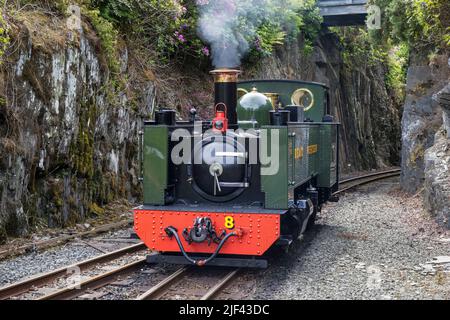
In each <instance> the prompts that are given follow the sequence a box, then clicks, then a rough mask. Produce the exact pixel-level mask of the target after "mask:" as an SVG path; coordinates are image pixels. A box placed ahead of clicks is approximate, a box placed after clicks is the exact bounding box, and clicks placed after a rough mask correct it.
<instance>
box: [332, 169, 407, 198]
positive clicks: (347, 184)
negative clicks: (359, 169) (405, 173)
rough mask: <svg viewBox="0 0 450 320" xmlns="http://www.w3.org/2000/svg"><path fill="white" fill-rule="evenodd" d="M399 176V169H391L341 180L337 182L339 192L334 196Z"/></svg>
mask: <svg viewBox="0 0 450 320" xmlns="http://www.w3.org/2000/svg"><path fill="white" fill-rule="evenodd" d="M400 174H401V170H400V169H392V170H387V171H381V172H375V173H370V174H366V175H362V176H358V177H353V178H349V179H345V180H341V181H340V182H339V185H340V189H339V191H337V192H335V193H334V195H338V194H341V193H344V192H346V191H349V190H351V189H354V188H356V187H359V186H362V185H365V184H369V183H372V182H375V181H380V180H384V179H389V178H393V177H398V176H400Z"/></svg>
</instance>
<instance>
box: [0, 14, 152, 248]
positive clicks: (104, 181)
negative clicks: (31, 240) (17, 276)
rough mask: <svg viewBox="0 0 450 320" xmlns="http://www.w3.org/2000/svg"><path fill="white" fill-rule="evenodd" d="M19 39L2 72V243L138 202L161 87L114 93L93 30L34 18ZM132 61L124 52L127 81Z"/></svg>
mask: <svg viewBox="0 0 450 320" xmlns="http://www.w3.org/2000/svg"><path fill="white" fill-rule="evenodd" d="M11 34H12V39H11V41H12V43H13V47H12V48H11V50H10V52H9V55H8V57H7V61H4V63H3V64H2V66H1V72H0V79H1V81H0V97H2V99H1V100H0V101H1V102H2V103H1V104H0V108H1V112H0V240H1V239H2V238H4V237H5V234H6V233H7V234H9V235H23V234H25V233H27V232H28V230H29V226H30V225H36V224H43V225H50V226H65V225H70V224H72V223H74V222H77V221H82V220H83V219H84V218H85V217H86V216H87V215H88V214H92V213H93V214H101V213H102V212H103V209H101V207H102V206H103V205H104V204H106V203H108V202H111V201H113V200H115V199H120V198H125V199H130V200H133V199H135V200H137V199H139V197H140V193H141V190H140V184H139V181H138V174H139V172H138V170H139V169H138V168H139V166H138V157H137V139H138V131H139V130H140V123H141V120H142V118H143V117H147V116H149V115H150V114H151V110H152V108H153V105H154V99H155V97H154V85H153V83H152V82H151V81H140V80H139V81H138V80H137V79H130V81H128V82H127V83H126V84H124V85H122V86H120V88H114V87H113V86H112V84H111V83H112V82H111V81H109V77H110V75H109V72H108V68H107V66H106V63H105V59H104V58H103V56H102V54H101V50H100V49H99V48H100V45H99V39H98V38H97V36H96V34H95V33H94V32H93V31H92V28H91V27H90V25H88V24H87V23H84V25H83V31H82V32H80V33H79V32H73V31H70V30H68V29H67V28H66V24H65V23H64V20H62V19H55V18H54V17H51V16H49V15H44V14H41V13H38V12H26V13H24V14H23V15H22V16H17V17H16V18H15V21H14V23H13V25H12V32H11ZM129 59H130V58H129V54H128V51H127V49H126V48H123V49H122V50H121V52H120V64H121V73H122V75H123V76H124V75H127V77H128V78H130V77H131V76H130V75H133V74H134V73H133V70H132V66H133V63H132V61H130V60H129ZM118 78H120V77H118ZM133 92H139V96H138V99H137V100H136V101H132V100H131V98H130V96H133Z"/></svg>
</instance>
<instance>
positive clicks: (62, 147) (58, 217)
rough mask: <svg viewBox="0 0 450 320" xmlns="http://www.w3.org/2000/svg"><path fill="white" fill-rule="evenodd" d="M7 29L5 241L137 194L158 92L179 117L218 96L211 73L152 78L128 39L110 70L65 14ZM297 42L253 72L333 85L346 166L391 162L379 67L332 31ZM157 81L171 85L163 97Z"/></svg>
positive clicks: (394, 122) (1, 78) (392, 128)
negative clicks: (355, 57) (143, 133)
mask: <svg viewBox="0 0 450 320" xmlns="http://www.w3.org/2000/svg"><path fill="white" fill-rule="evenodd" d="M11 34H12V41H13V44H14V45H13V48H12V49H11V50H10V52H9V55H8V59H7V61H5V62H4V63H3V65H2V66H1V69H0V109H1V112H0V240H1V239H4V238H5V236H6V235H7V234H8V235H21V234H25V233H26V232H28V231H29V226H32V225H36V224H38V223H42V224H44V225H50V226H64V225H70V224H72V223H74V222H76V221H81V220H82V219H83V218H84V217H86V216H87V215H88V214H92V213H93V214H101V213H102V211H103V210H102V209H101V207H102V206H103V205H104V204H106V203H109V202H111V201H113V200H115V199H121V198H125V199H129V200H133V199H138V198H139V197H140V195H141V189H140V187H141V186H140V184H139V181H138V176H139V172H138V171H139V164H138V148H137V146H138V136H139V135H138V131H139V130H140V124H141V120H142V119H143V118H147V117H149V116H150V115H151V114H152V111H153V110H154V108H155V104H156V103H155V99H156V96H158V97H159V98H160V100H161V101H162V103H164V102H166V103H168V104H167V105H164V106H173V107H175V108H177V110H178V111H180V114H183V113H185V111H186V110H188V109H189V106H190V105H191V104H196V103H198V102H199V101H201V102H202V105H204V106H208V105H211V104H212V94H203V93H202V92H204V91H207V90H206V89H208V88H209V89H212V87H213V86H212V82H207V81H205V76H204V75H196V76H194V75H190V76H189V77H186V78H188V79H189V80H186V81H184V80H183V77H182V74H181V71H179V74H178V73H174V74H171V75H170V79H169V80H170V81H169V80H167V81H166V80H164V79H163V80H161V79H158V78H157V79H156V81H154V80H155V79H154V78H153V74H152V73H151V71H148V72H146V70H137V66H138V65H139V66H141V65H142V64H139V63H136V61H134V60H133V59H134V58H133V52H131V51H129V50H127V48H126V47H125V46H122V49H121V50H120V74H118V75H110V74H109V71H108V67H107V63H106V62H105V58H104V57H103V54H102V50H101V45H100V42H99V39H98V37H97V35H96V34H95V32H93V29H92V27H91V26H90V25H89V24H88V23H87V22H84V23H83V31H82V32H81V33H78V32H73V31H70V30H68V29H67V28H66V25H65V21H64V20H62V19H58V18H55V17H52V16H50V15H44V14H40V13H37V12H24V13H23V15H22V16H18V17H16V20H15V21H14V23H13V30H12V32H11ZM300 47H301V45H300V44H298V43H294V44H292V45H291V46H290V47H286V48H283V49H280V50H279V52H278V53H277V54H276V55H275V56H274V57H272V58H268V59H266V61H263V62H262V63H261V65H260V67H259V68H257V69H254V70H248V72H246V74H247V76H248V77H249V78H253V77H258V78H288V79H304V80H313V81H319V82H324V83H326V84H327V85H328V86H330V93H331V98H332V101H331V102H332V105H333V106H334V110H333V113H334V115H335V116H336V118H337V120H338V121H341V122H342V124H343V126H342V144H341V150H343V152H342V157H341V159H340V161H341V164H342V165H343V166H344V167H345V168H348V166H347V165H351V166H352V168H354V169H367V168H374V167H382V166H386V165H392V164H396V162H397V159H398V149H399V145H398V141H399V125H398V122H399V117H398V112H397V110H396V108H395V107H394V105H393V103H392V100H391V99H390V98H389V95H388V92H387V90H386V88H385V86H384V72H385V70H383V67H369V66H364V65H361V66H356V67H355V66H349V65H346V63H345V62H344V61H343V59H342V49H341V47H340V45H339V41H338V38H337V37H336V36H335V35H334V34H332V33H329V32H324V33H323V34H322V35H321V37H320V39H319V41H318V43H317V46H316V47H315V51H314V54H313V55H312V56H310V57H305V56H304V55H302V54H301V51H300V50H299V48H300ZM140 68H141V69H142V67H140ZM148 74H151V76H148ZM123 79H125V81H121V80H123ZM192 79H194V80H192ZM206 79H210V78H209V77H207V78H206ZM158 82H160V85H161V86H163V85H164V86H169V88H168V90H164V91H162V90H161V91H159V92H158V94H156V91H155V90H156V89H155V87H157V84H158ZM170 86H171V87H170ZM194 86H195V87H194ZM205 88H206V89H205ZM188 92H189V93H190V94H188ZM210 93H212V92H210ZM197 96H198V97H197ZM161 97H162V98H161ZM183 97H186V98H183ZM195 97H197V98H195ZM183 99H184V100H183ZM172 100H173V101H172ZM197 106H198V104H197ZM200 106H201V105H200ZM205 109H207V108H205ZM200 111H201V110H200ZM200 114H205V115H206V114H207V112H202V111H201V112H200Z"/></svg>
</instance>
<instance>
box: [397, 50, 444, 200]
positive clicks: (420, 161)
mask: <svg viewBox="0 0 450 320" xmlns="http://www.w3.org/2000/svg"><path fill="white" fill-rule="evenodd" d="M447 61H448V57H446V56H445V55H442V56H438V57H436V58H435V61H434V62H433V63H429V61H428V58H420V57H419V55H418V54H413V58H412V61H411V66H410V67H409V70H408V78H407V88H406V102H405V107H404V112H403V120H402V128H403V130H402V146H403V147H402V179H401V181H402V186H403V188H404V189H405V190H406V191H408V192H411V193H414V192H417V191H418V190H420V189H421V188H422V187H423V182H424V178H425V173H424V169H425V159H424V155H425V151H426V150H427V149H428V148H430V147H431V146H432V145H433V144H434V137H435V134H436V132H437V131H438V130H439V128H440V127H441V125H442V110H441V108H440V106H439V104H438V102H437V101H435V100H434V99H433V95H435V94H436V93H437V92H439V90H441V89H442V88H443V87H444V86H445V85H446V83H447V81H448V78H449V76H450V69H449V68H448V67H447Z"/></svg>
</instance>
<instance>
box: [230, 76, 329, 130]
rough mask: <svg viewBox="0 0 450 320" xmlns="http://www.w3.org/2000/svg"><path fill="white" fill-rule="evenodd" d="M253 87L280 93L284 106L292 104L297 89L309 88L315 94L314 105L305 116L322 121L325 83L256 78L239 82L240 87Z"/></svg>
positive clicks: (248, 88) (246, 88) (263, 91)
mask: <svg viewBox="0 0 450 320" xmlns="http://www.w3.org/2000/svg"><path fill="white" fill-rule="evenodd" d="M253 87H256V88H257V89H258V91H259V92H261V93H266V92H271V93H278V94H279V95H280V100H281V103H282V104H283V106H287V105H291V104H292V102H291V97H292V95H293V93H294V92H295V91H296V90H297V89H302V88H305V89H308V90H310V91H311V92H312V93H313V95H314V106H313V107H312V108H311V109H310V110H308V111H307V112H306V113H305V117H306V118H310V119H311V120H313V121H315V122H321V121H322V119H323V116H324V115H325V112H326V110H325V107H324V106H325V105H326V92H327V87H326V86H325V85H323V84H319V83H311V82H303V81H293V80H292V81H290V80H255V81H242V82H239V83H238V89H244V90H246V91H251V90H252V88H253Z"/></svg>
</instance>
